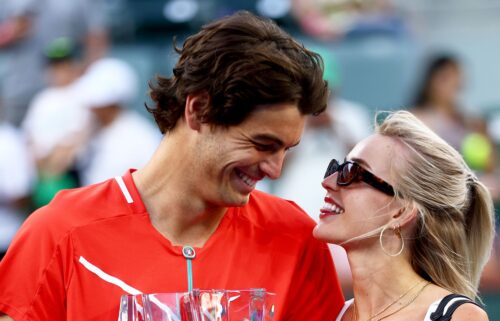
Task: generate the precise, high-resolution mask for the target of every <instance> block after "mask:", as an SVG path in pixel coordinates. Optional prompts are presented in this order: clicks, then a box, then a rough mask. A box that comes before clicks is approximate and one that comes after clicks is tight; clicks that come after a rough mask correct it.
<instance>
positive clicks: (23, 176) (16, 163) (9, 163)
mask: <svg viewBox="0 0 500 321" xmlns="http://www.w3.org/2000/svg"><path fill="white" fill-rule="evenodd" d="M0 108H1V105H0ZM34 172H35V170H34V166H33V163H32V161H31V158H30V156H29V153H28V151H27V149H26V142H25V141H24V138H23V136H22V133H21V132H19V130H18V129H17V128H15V127H13V126H12V125H10V124H9V123H7V122H4V121H2V120H1V119H0V260H1V259H2V258H3V256H4V254H5V252H6V251H7V248H8V246H9V244H10V242H11V240H12V238H13V237H14V234H15V233H16V231H17V229H18V228H19V227H20V226H21V224H22V222H23V221H24V219H25V218H26V213H27V211H28V209H27V203H28V202H27V199H28V198H29V195H30V191H31V184H32V182H33V179H34V174H35V173H34Z"/></svg>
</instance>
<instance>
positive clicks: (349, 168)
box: [337, 163, 358, 184]
mask: <svg viewBox="0 0 500 321" xmlns="http://www.w3.org/2000/svg"><path fill="white" fill-rule="evenodd" d="M357 172H358V171H357V165H356V164H354V163H345V164H344V166H343V167H342V171H341V172H340V173H339V177H338V178H337V182H338V183H340V184H350V183H352V181H353V180H354V178H355V177H356V175H357Z"/></svg>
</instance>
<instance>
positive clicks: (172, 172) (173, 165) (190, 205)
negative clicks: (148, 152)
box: [132, 138, 227, 247]
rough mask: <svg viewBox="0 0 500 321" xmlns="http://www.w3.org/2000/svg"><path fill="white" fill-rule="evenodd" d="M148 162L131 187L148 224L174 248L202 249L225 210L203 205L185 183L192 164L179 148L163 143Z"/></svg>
mask: <svg viewBox="0 0 500 321" xmlns="http://www.w3.org/2000/svg"><path fill="white" fill-rule="evenodd" d="M161 144H162V145H161V146H160V148H159V149H158V151H157V152H156V153H155V155H154V156H153V158H152V160H151V161H150V162H149V163H148V164H147V165H146V166H145V167H144V168H142V169H140V170H138V171H136V172H134V173H133V174H132V177H133V179H134V183H135V185H136V187H137V190H138V191H139V194H140V195H141V198H142V200H143V202H144V204H145V206H146V209H147V211H148V214H149V217H150V219H151V223H152V224H153V226H154V227H155V228H156V229H157V230H158V231H159V232H160V233H161V234H162V235H163V236H165V237H166V238H167V239H168V240H169V241H170V242H171V243H172V244H174V245H189V246H193V247H202V246H203V245H204V244H205V243H206V242H207V241H208V239H209V238H210V236H211V235H212V234H213V233H214V232H215V230H216V229H217V227H218V226H219V223H220V222H221V220H222V218H223V217H224V214H225V213H226V211H227V208H225V207H221V206H214V205H211V204H209V203H208V202H206V201H205V200H204V199H203V198H202V197H201V196H199V195H196V191H195V190H193V185H195V184H193V182H190V181H189V179H186V177H187V176H188V175H186V173H188V172H189V171H190V170H191V168H192V164H189V159H190V157H188V155H183V151H182V148H181V149H179V148H178V145H176V144H173V146H171V145H172V144H171V142H166V141H165V138H164V141H162V143H161Z"/></svg>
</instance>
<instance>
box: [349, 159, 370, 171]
mask: <svg viewBox="0 0 500 321" xmlns="http://www.w3.org/2000/svg"><path fill="white" fill-rule="evenodd" d="M351 161H353V162H356V163H358V164H360V165H363V167H366V168H367V169H371V167H370V165H369V164H368V163H367V162H366V161H364V160H363V159H361V158H357V157H353V158H351Z"/></svg>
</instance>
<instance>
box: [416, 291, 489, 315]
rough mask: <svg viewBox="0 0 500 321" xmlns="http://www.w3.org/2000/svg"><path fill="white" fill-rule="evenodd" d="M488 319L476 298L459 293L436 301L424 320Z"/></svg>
mask: <svg viewBox="0 0 500 321" xmlns="http://www.w3.org/2000/svg"><path fill="white" fill-rule="evenodd" d="M439 320H451V321H465V320H478V321H488V320H489V319H488V315H487V314H486V312H485V311H484V310H483V309H482V308H481V307H480V306H479V305H478V304H477V303H475V302H474V300H472V299H470V298H468V297H466V296H464V295H459V294H448V295H446V296H444V297H442V298H440V299H438V300H436V301H434V302H433V303H432V304H431V305H430V306H429V309H428V310H427V314H426V316H425V319H424V321H439Z"/></svg>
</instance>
